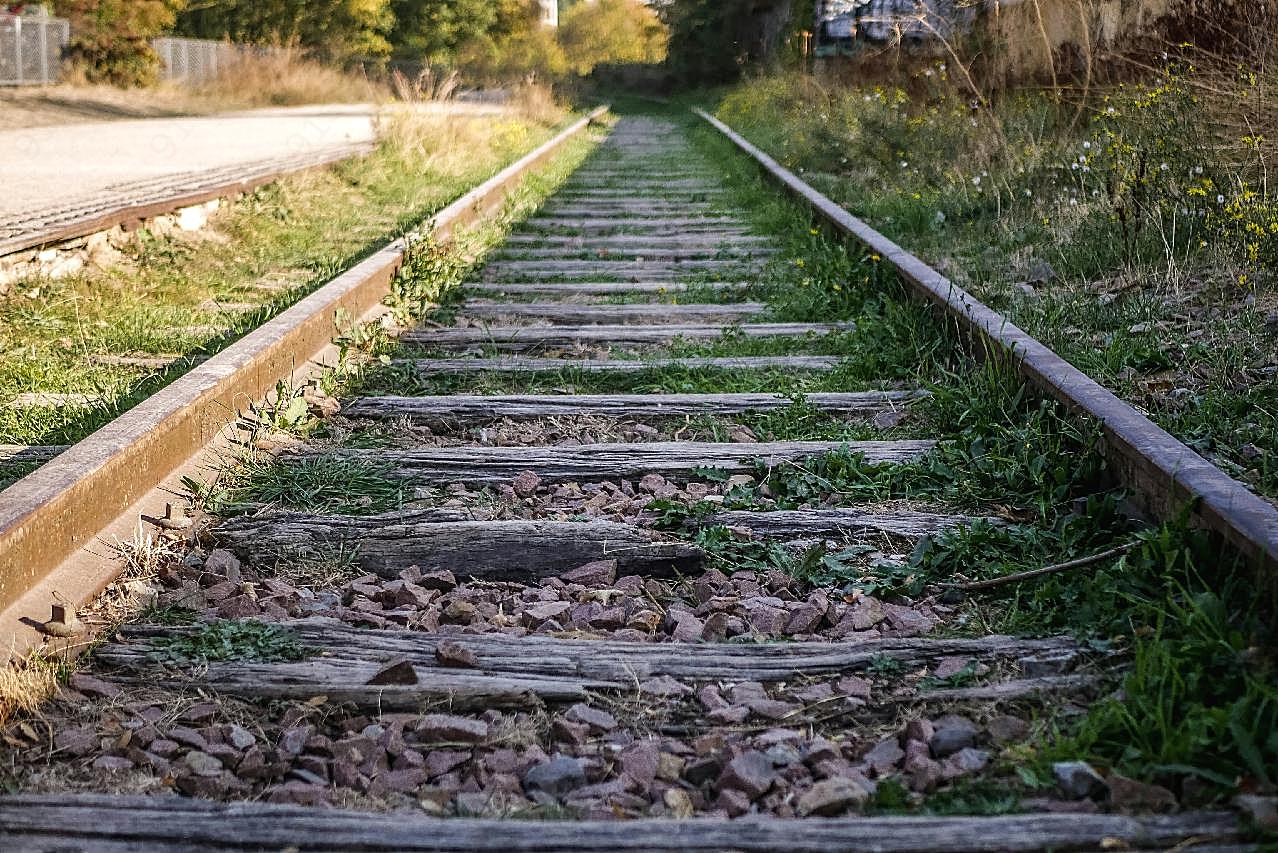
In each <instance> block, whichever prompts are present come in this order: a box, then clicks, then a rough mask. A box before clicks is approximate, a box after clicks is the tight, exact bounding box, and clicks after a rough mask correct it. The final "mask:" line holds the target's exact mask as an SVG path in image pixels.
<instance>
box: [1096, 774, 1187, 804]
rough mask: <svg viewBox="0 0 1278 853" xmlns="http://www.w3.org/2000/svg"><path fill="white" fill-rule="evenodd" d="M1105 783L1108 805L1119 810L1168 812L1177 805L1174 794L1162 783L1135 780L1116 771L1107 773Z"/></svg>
mask: <svg viewBox="0 0 1278 853" xmlns="http://www.w3.org/2000/svg"><path fill="white" fill-rule="evenodd" d="M1105 784H1106V785H1107V786H1108V787H1109V804H1110V807H1111V808H1114V809H1117V810H1119V811H1130V812H1170V811H1175V809H1176V806H1177V802H1176V795H1175V794H1173V793H1172V792H1171V791H1169V790H1167V789H1166V788H1164V787H1163V786H1162V785H1150V784H1146V783H1145V782H1137V781H1136V780H1135V779H1129V778H1128V777H1126V776H1122V775H1120V774H1118V773H1111V774H1109V778H1107V779H1106V780H1105Z"/></svg>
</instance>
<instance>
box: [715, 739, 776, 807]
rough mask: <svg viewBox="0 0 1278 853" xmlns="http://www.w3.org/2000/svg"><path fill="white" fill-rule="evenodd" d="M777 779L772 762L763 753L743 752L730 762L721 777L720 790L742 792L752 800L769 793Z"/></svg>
mask: <svg viewBox="0 0 1278 853" xmlns="http://www.w3.org/2000/svg"><path fill="white" fill-rule="evenodd" d="M776 779H777V773H776V770H775V769H773V767H772V760H771V759H770V758H768V757H767V756H766V755H764V754H763V753H761V752H756V751H753V750H752V751H750V752H743V753H741V754H740V755H738V756H737V757H736V758H734V759H732V760H731V761H729V762H728V766H727V767H725V768H723V773H722V774H720V776H719V788H720V789H731V790H734V791H740V792H741V793H743V794H745V795H746V796H747V797H749V798H750V799H751V800H757V799H758V798H759V797H762V796H763V795H764V794H766V793H767V792H768V789H769V788H771V787H772V784H773V783H774V782H775V781H776Z"/></svg>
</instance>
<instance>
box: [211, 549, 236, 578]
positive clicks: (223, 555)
mask: <svg viewBox="0 0 1278 853" xmlns="http://www.w3.org/2000/svg"><path fill="white" fill-rule="evenodd" d="M204 571H206V572H210V573H212V574H215V575H221V576H222V577H224V578H226V579H227V580H228V581H230V582H232V583H239V580H240V560H239V558H238V557H236V556H235V555H234V554H232V553H231V552H230V551H227V550H226V549H224V548H214V549H213V550H212V551H210V552H209V555H208V556H207V557H205V558H204Z"/></svg>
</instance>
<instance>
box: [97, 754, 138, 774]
mask: <svg viewBox="0 0 1278 853" xmlns="http://www.w3.org/2000/svg"><path fill="white" fill-rule="evenodd" d="M93 769H94V770H105V771H107V772H108V773H117V772H119V771H121V770H132V769H133V762H132V761H130V760H129V759H127V758H124V757H123V756H119V755H99V756H98V757H97V758H95V759H94V760H93Z"/></svg>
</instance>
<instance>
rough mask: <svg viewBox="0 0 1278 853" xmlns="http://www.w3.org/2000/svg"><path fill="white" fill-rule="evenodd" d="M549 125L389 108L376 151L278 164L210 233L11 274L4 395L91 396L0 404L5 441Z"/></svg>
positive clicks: (55, 440) (95, 399) (2, 316)
mask: <svg viewBox="0 0 1278 853" xmlns="http://www.w3.org/2000/svg"><path fill="white" fill-rule="evenodd" d="M549 133H550V128H549V127H547V126H546V125H543V124H540V123H537V122H533V121H530V120H527V119H522V118H518V117H510V118H493V119H464V120H458V119H456V118H444V117H433V118H432V117H427V116H420V115H413V116H407V117H404V118H402V119H398V118H392V119H390V126H389V127H388V130H387V133H386V135H385V137H384V141H383V143H382V145H381V146H380V148H379V150H378V151H377V152H376V153H374V154H372V155H370V156H368V157H365V158H362V159H359V160H355V161H350V162H346V163H343V164H341V165H339V166H336V167H334V168H332V169H329V170H325V171H322V172H312V173H308V174H305V175H301V176H297V177H291V178H286V179H284V180H282V181H280V182H277V183H275V184H272V185H270V186H268V187H265V188H262V189H259V190H257V191H255V192H253V193H251V194H249V195H247V196H245V197H243V198H242V199H241V200H239V201H237V202H235V203H234V204H233V205H231V206H230V207H229V208H228V209H226V210H224V211H221V212H219V213H218V214H216V215H215V217H214V219H213V220H212V232H213V233H214V234H216V235H220V237H219V238H215V239H210V238H209V237H208V235H207V233H206V234H199V233H197V234H194V235H186V234H182V233H167V232H163V233H162V232H157V233H153V234H149V235H146V234H144V235H143V239H142V240H140V241H139V242H137V243H136V244H135V245H134V246H133V247H131V248H129V249H128V250H127V251H126V253H125V255H124V257H122V258H117V259H115V262H114V263H112V264H111V265H110V266H109V268H107V269H94V268H89V269H87V270H86V271H85V272H84V273H82V274H79V275H77V276H75V277H71V278H65V279H59V280H57V281H56V282H54V281H35V280H31V281H25V282H20V283H18V284H17V285H16V286H15V289H14V292H12V293H11V295H10V297H9V298H8V299H5V300H4V301H0V353H2V354H3V358H0V400H3V401H5V402H8V401H10V400H12V399H13V398H14V396H15V395H17V394H19V393H30V392H49V393H57V394H64V393H73V394H74V393H78V394H85V395H88V399H87V404H81V405H76V404H66V405H55V404H51V403H52V401H36V403H37V404H36V405H30V406H22V407H12V406H3V407H0V443H9V444H67V443H72V442H74V441H77V440H79V439H80V438H82V437H83V436H85V435H87V434H88V433H89V432H91V431H92V430H93V429H95V428H96V427H98V426H100V425H101V424H103V423H105V422H106V421H108V420H110V419H111V418H113V417H114V416H115V415H117V414H118V413H119V412H121V411H123V410H125V409H127V408H129V407H130V406H132V405H134V404H135V403H137V402H138V401H140V400H142V399H144V398H145V397H146V396H147V395H149V394H151V393H153V392H154V391H155V390H156V389H157V388H159V387H161V386H162V385H164V384H165V383H167V382H168V381H170V380H171V379H173V378H174V377H176V376H178V375H180V374H181V373H183V372H184V371H185V370H187V369H189V367H190V366H191V365H192V364H193V363H195V361H196V360H197V359H199V358H201V357H203V356H206V355H208V354H210V353H213V352H216V351H217V350H219V349H221V348H222V347H223V346H225V345H226V344H228V343H229V342H231V341H233V340H234V339H235V338H237V337H238V336H239V335H240V334H242V333H243V332H245V331H247V330H249V329H251V328H253V327H255V326H257V325H258V324H260V323H261V322H262V320H263V319H265V318H266V317H268V316H271V315H273V314H275V313H277V312H278V311H280V310H282V309H283V308H285V307H287V306H288V305H289V304H291V303H292V302H293V301H295V300H296V299H298V298H300V297H301V296H303V295H305V294H306V293H308V292H310V291H311V290H312V289H314V288H315V287H316V286H318V285H319V284H321V283H323V282H324V281H326V280H328V279H329V278H330V277H331V276H332V275H334V274H335V273H336V272H338V271H340V270H342V269H344V268H346V267H347V266H349V265H350V264H351V263H352V262H354V261H355V260H358V259H359V258H360V257H362V256H363V255H364V254H365V253H366V252H368V251H369V250H370V249H372V248H376V247H379V246H381V245H383V244H384V243H386V242H388V241H389V240H390V239H392V238H394V237H395V236H397V235H399V234H401V233H403V232H404V231H406V230H408V229H410V228H412V227H415V226H416V225H417V224H418V223H420V222H421V221H422V220H424V219H425V218H426V217H428V216H429V215H430V214H431V213H433V212H434V211H436V210H438V209H439V208H440V207H442V206H443V205H444V204H446V203H447V202H448V201H450V200H451V199H452V198H454V197H455V196H457V195H459V194H460V193H461V192H463V191H464V190H466V189H469V188H470V187H471V186H473V185H475V184H476V183H478V182H479V181H481V180H483V179H484V178H486V177H488V175H490V174H491V173H492V172H494V171H496V169H497V168H498V167H499V166H501V165H504V164H505V163H507V162H509V161H510V160H512V159H513V158H515V157H516V156H518V155H520V154H522V153H523V152H524V151H526V150H528V149H529V148H530V147H532V146H533V145H536V144H538V143H539V142H541V141H542V140H543V139H545V138H546V137H547V136H548V135H549ZM221 237H224V238H226V239H221ZM120 357H125V358H131V359H137V358H145V359H151V360H150V361H146V360H143V361H133V362H124V363H121V362H120V360H119V359H120ZM157 358H158V359H159V361H155V359H157ZM166 363H167V364H168V366H164V365H165V364H166ZM41 403H43V404H41Z"/></svg>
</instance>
